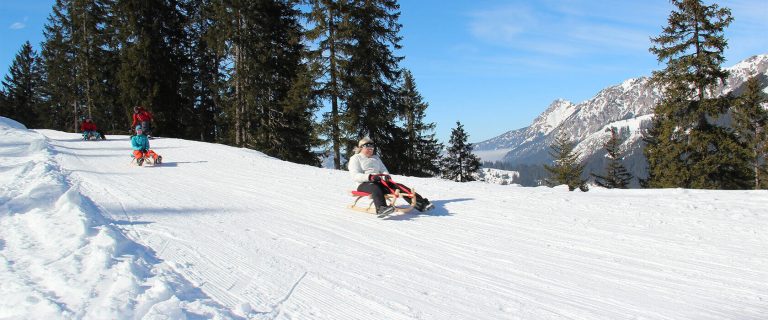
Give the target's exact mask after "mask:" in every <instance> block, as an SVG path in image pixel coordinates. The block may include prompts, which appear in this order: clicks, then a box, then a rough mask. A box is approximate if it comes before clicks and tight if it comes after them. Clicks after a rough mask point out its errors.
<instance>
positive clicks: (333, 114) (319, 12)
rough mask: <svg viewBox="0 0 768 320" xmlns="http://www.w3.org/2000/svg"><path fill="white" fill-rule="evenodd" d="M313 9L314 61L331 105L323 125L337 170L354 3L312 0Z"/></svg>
mask: <svg viewBox="0 0 768 320" xmlns="http://www.w3.org/2000/svg"><path fill="white" fill-rule="evenodd" d="M309 3H310V5H311V11H310V12H309V13H307V14H306V17H307V20H308V21H309V22H310V23H311V24H312V28H311V29H309V30H307V32H306V35H307V39H308V40H309V41H313V42H316V43H317V48H316V49H314V50H311V51H310V52H309V54H310V60H311V61H313V62H314V63H315V64H317V65H318V67H317V68H316V69H317V70H318V72H317V74H316V75H315V76H316V77H318V78H319V79H318V81H319V85H320V88H319V89H318V91H319V94H320V96H321V97H323V98H324V99H326V100H328V101H329V102H330V104H331V111H330V112H328V113H326V114H325V116H324V119H323V123H322V126H323V128H324V132H323V134H324V135H325V136H328V140H329V141H328V143H329V144H330V145H331V149H332V153H333V155H332V156H333V167H334V169H337V170H338V169H340V168H341V147H342V144H341V141H342V137H343V135H344V134H343V132H342V129H343V128H342V117H341V114H342V110H341V108H342V106H341V102H342V100H343V99H344V97H343V93H342V83H341V81H342V77H341V74H342V68H343V66H344V65H346V63H347V60H348V57H349V53H348V51H349V50H348V48H349V44H350V43H351V40H350V38H349V27H350V25H349V19H348V17H349V15H348V14H347V12H348V11H349V6H350V3H349V2H348V1H339V0H310V1H309Z"/></svg>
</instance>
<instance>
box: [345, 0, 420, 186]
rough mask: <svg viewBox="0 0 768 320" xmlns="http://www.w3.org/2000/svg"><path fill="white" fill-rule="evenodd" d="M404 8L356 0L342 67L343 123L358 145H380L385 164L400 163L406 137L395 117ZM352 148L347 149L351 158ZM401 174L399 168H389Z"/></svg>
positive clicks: (380, 0) (388, 0)
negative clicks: (364, 142)
mask: <svg viewBox="0 0 768 320" xmlns="http://www.w3.org/2000/svg"><path fill="white" fill-rule="evenodd" d="M399 9H400V6H399V5H398V4H397V1H395V0H369V1H354V2H352V6H350V7H349V11H348V19H349V24H350V26H352V27H350V30H349V36H350V39H351V43H350V45H349V51H348V53H349V55H350V57H349V61H348V63H347V64H346V66H345V68H344V71H343V72H344V74H343V78H344V79H343V81H342V83H343V85H344V90H345V96H346V97H347V100H346V112H345V113H344V119H343V122H344V123H345V128H346V130H347V132H349V133H350V134H351V135H353V136H356V138H357V139H348V140H347V141H350V142H351V141H357V140H358V139H360V138H362V137H365V136H368V137H370V138H371V139H373V140H374V141H376V143H377V145H378V146H379V148H380V149H379V150H380V153H379V154H380V155H381V158H382V161H384V163H387V164H390V163H392V164H396V163H399V162H398V161H397V158H398V157H400V156H401V154H403V152H404V151H405V150H403V149H402V147H403V145H402V144H396V143H394V142H395V141H394V140H395V137H396V136H398V135H399V134H402V130H400V129H399V128H398V127H397V126H396V124H395V121H394V119H395V117H396V116H397V114H396V112H395V110H394V107H395V104H396V97H397V87H396V82H397V80H398V78H399V76H400V69H399V66H398V64H399V62H400V61H401V60H402V57H399V56H396V55H395V54H394V52H393V51H394V50H398V49H400V40H401V37H400V36H399V35H398V33H399V32H400V28H401V27H402V26H401V24H400V23H399V22H398V18H399V16H400V12H399V11H398V10H399ZM351 152H352V145H348V146H347V155H350V154H351ZM389 169H390V170H392V172H399V170H400V168H397V167H394V166H393V167H392V168H389Z"/></svg>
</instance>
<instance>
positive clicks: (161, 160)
mask: <svg viewBox="0 0 768 320" xmlns="http://www.w3.org/2000/svg"><path fill="white" fill-rule="evenodd" d="M155 163H156V164H161V163H163V156H157V159H155Z"/></svg>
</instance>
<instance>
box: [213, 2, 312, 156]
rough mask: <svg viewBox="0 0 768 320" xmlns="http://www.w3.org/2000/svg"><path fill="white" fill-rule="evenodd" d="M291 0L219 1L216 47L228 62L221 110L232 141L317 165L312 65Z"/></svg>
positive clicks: (296, 11) (217, 7) (267, 152)
mask: <svg viewBox="0 0 768 320" xmlns="http://www.w3.org/2000/svg"><path fill="white" fill-rule="evenodd" d="M294 4H295V1H293V0H262V1H244V0H242V1H240V0H233V1H228V2H220V3H218V4H217V6H216V7H215V11H216V12H217V19H219V20H220V24H219V25H218V26H217V27H216V29H217V31H216V32H217V33H218V34H219V41H220V45H219V47H220V48H222V49H223V50H224V51H225V52H226V53H227V55H228V62H231V67H230V69H229V70H228V72H229V75H228V76H229V83H230V84H229V86H230V89H229V90H228V96H227V100H226V101H225V109H226V112H227V117H228V118H229V124H228V126H229V128H231V129H232V130H231V131H232V133H233V134H232V136H233V138H232V140H233V143H234V144H235V145H240V146H244V147H249V148H253V149H256V150H260V151H262V152H264V153H266V154H269V155H272V156H275V157H278V158H281V159H286V160H288V159H290V160H292V161H297V162H303V163H316V161H315V160H314V155H313V153H312V152H311V146H312V145H313V143H314V141H315V139H314V135H313V133H314V131H313V128H312V120H311V119H312V113H313V112H314V110H316V108H317V103H316V102H315V99H314V96H313V87H312V81H311V80H309V79H311V72H310V71H311V70H312V69H311V66H309V65H307V64H305V63H304V61H303V58H304V57H305V55H304V53H305V50H306V48H305V47H304V45H303V42H302V41H303V38H302V36H303V30H302V27H301V25H300V23H299V17H300V13H299V11H298V10H296V8H295V6H294Z"/></svg>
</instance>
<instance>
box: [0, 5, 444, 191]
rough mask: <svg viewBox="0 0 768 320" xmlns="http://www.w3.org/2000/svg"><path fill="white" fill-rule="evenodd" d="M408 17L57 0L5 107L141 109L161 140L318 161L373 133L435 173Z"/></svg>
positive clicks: (343, 10)
mask: <svg viewBox="0 0 768 320" xmlns="http://www.w3.org/2000/svg"><path fill="white" fill-rule="evenodd" d="M398 19H399V5H398V4H397V1H395V0H368V1H351V0H174V1H171V0H57V1H56V2H55V5H54V6H53V8H52V12H51V14H50V15H49V18H48V22H47V23H46V24H45V29H44V40H43V43H42V44H41V46H40V47H41V50H40V52H39V53H38V52H36V51H35V50H33V47H32V45H31V44H29V43H26V44H24V45H23V46H22V48H21V49H20V51H19V53H18V54H17V56H16V58H15V60H14V62H13V65H12V66H11V68H10V70H9V72H8V74H7V75H6V76H5V80H4V81H3V90H2V96H0V99H2V100H0V114H3V115H6V116H9V117H11V118H14V119H16V120H18V121H20V122H22V123H24V124H25V125H27V126H28V127H30V128H51V129H57V130H66V131H77V130H78V126H79V123H80V121H82V119H83V118H85V117H90V118H92V119H94V121H95V122H96V123H97V124H98V125H99V127H100V129H103V130H105V131H107V132H109V133H121V134H127V133H128V132H129V129H130V128H129V126H130V120H131V114H132V110H133V107H134V106H137V105H141V106H144V107H145V108H147V109H148V110H150V111H151V112H152V113H153V114H154V116H155V120H154V122H155V123H154V125H155V130H154V133H155V134H156V135H161V136H166V137H178V138H185V139H195V140H201V141H208V142H217V143H224V144H229V145H234V146H240V147H247V148H252V149H256V150H259V151H262V152H264V153H266V154H268V155H271V156H274V157H277V158H280V159H284V160H288V161H292V162H298V163H306V164H313V165H317V164H318V156H317V154H316V153H317V152H316V150H322V149H323V148H324V149H325V150H328V156H331V157H332V158H333V159H334V161H335V163H334V166H335V167H336V168H340V167H342V166H343V163H342V160H341V159H343V158H347V157H348V155H349V153H350V152H351V150H352V148H353V147H354V143H355V142H356V141H357V140H358V139H359V138H361V137H363V136H369V137H371V138H372V139H373V140H374V141H376V142H377V145H378V147H379V153H380V155H381V156H382V158H383V160H384V161H385V163H387V165H388V166H389V167H390V170H392V171H393V172H397V173H401V174H407V175H413V176H434V175H437V174H438V173H439V172H440V169H439V158H440V157H439V155H440V153H441V151H442V145H441V144H440V143H439V142H438V141H437V139H435V137H434V133H433V130H434V124H432V123H426V122H424V117H425V114H426V109H427V107H428V105H427V104H426V103H425V102H424V101H423V99H422V97H421V96H420V94H419V92H418V91H417V89H416V81H415V79H414V77H413V75H412V74H411V73H410V72H409V71H408V70H405V69H404V68H402V67H401V66H400V62H401V61H402V59H403V57H401V56H398V55H397V53H396V52H397V50H398V49H400V48H401V46H400V40H401V37H400V35H399V33H400V28H401V24H400V23H399V22H398ZM323 111H327V112H323Z"/></svg>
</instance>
